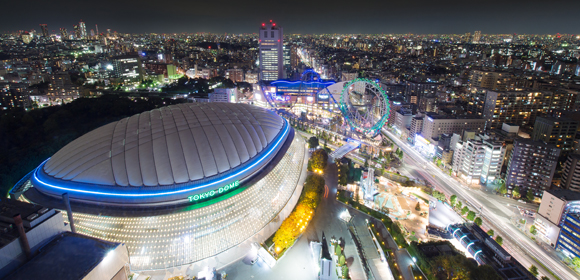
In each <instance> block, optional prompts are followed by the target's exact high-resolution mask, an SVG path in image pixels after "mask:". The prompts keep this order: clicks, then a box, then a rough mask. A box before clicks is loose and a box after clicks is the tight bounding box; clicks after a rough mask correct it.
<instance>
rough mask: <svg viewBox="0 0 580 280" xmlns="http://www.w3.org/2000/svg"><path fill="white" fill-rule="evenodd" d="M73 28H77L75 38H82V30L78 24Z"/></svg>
mask: <svg viewBox="0 0 580 280" xmlns="http://www.w3.org/2000/svg"><path fill="white" fill-rule="evenodd" d="M73 29H74V30H75V31H74V32H75V39H81V30H80V28H79V26H78V24H75V25H73Z"/></svg>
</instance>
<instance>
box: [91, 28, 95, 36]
mask: <svg viewBox="0 0 580 280" xmlns="http://www.w3.org/2000/svg"><path fill="white" fill-rule="evenodd" d="M94 37H95V30H94V29H91V38H94Z"/></svg>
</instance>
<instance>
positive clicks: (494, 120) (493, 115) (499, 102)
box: [467, 87, 567, 129]
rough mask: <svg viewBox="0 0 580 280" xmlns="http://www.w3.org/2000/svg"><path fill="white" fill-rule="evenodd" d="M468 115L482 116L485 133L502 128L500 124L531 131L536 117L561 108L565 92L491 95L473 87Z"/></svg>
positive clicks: (505, 92) (490, 91) (486, 90)
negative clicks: (487, 130)
mask: <svg viewBox="0 0 580 280" xmlns="http://www.w3.org/2000/svg"><path fill="white" fill-rule="evenodd" d="M470 91H471V93H470V97H469V99H468V105H467V112H468V114H475V115H478V116H482V117H483V118H484V119H485V120H486V128H487V129H496V128H498V129H499V128H501V125H502V124H503V123H512V124H515V125H519V126H520V127H522V126H527V127H531V126H532V125H533V124H534V122H535V120H536V117H537V116H538V115H542V114H549V113H551V112H552V111H554V110H557V109H560V108H564V107H565V104H564V103H565V101H566V100H567V99H566V98H565V97H566V95H567V93H566V92H561V91H559V92H551V91H536V90H516V91H493V90H489V89H485V88H478V87H472V88H471V90H470Z"/></svg>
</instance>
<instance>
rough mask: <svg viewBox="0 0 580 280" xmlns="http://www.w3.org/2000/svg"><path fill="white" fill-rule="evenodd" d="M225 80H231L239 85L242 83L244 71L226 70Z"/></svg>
mask: <svg viewBox="0 0 580 280" xmlns="http://www.w3.org/2000/svg"><path fill="white" fill-rule="evenodd" d="M225 77H226V79H230V80H232V81H233V82H234V83H239V82H243V81H244V70H242V69H237V68H235V69H228V70H226V75H225Z"/></svg>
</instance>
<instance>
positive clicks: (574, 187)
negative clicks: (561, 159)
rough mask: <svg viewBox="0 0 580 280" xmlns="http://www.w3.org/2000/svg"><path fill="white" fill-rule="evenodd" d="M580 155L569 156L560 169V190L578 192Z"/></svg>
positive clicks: (579, 184) (579, 190)
mask: <svg viewBox="0 0 580 280" xmlns="http://www.w3.org/2000/svg"><path fill="white" fill-rule="evenodd" d="M578 161H580V154H570V155H568V159H567V160H566V163H565V164H564V168H562V180H561V181H560V188H562V189H568V190H571V191H575V192H580V163H579V162H578Z"/></svg>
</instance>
